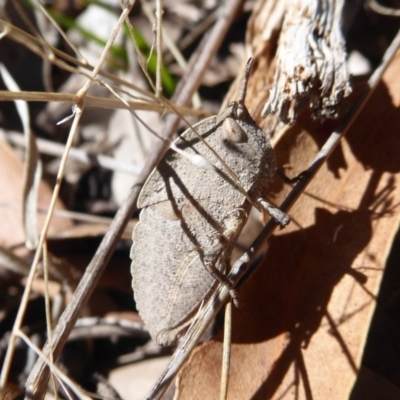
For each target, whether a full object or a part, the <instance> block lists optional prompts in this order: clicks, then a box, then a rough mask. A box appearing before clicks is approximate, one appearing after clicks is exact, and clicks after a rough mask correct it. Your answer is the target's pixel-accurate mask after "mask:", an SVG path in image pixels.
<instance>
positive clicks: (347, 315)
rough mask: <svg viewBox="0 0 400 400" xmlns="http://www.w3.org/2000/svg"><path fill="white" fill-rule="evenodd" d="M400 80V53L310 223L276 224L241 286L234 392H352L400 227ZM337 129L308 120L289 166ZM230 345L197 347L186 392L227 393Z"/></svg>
mask: <svg viewBox="0 0 400 400" xmlns="http://www.w3.org/2000/svg"><path fill="white" fill-rule="evenodd" d="M399 77H400V55H398V56H397V58H395V60H394V61H393V62H392V63H391V65H390V67H389V69H388V70H387V71H386V73H385V75H384V79H383V81H382V83H381V84H380V85H379V86H378V88H377V90H376V91H375V93H374V94H373V96H372V97H371V98H370V101H369V102H368V104H367V106H366V107H365V109H364V110H363V111H362V113H361V115H360V116H359V117H358V118H357V120H356V121H355V123H354V124H353V126H352V128H351V129H350V131H349V132H348V134H347V136H346V138H345V140H343V141H342V143H341V146H340V148H337V149H336V150H335V152H334V153H333V155H332V156H331V158H330V159H329V161H328V163H327V164H326V165H325V166H324V167H323V168H322V170H321V171H320V172H319V173H318V174H317V176H316V177H315V179H314V180H313V181H312V183H311V185H310V186H309V187H308V189H307V193H305V194H303V195H302V196H301V198H300V199H299V200H298V202H297V203H296V205H295V206H294V208H293V209H292V210H291V212H290V214H291V216H292V217H293V219H294V220H296V221H297V222H298V223H299V224H300V225H301V229H300V228H299V227H298V226H296V225H295V224H294V223H292V224H291V225H290V226H289V227H288V228H286V229H284V230H282V231H279V232H277V234H276V235H275V236H274V237H272V238H271V239H270V240H269V250H268V252H267V254H266V257H265V258H264V260H263V262H262V265H260V266H259V268H258V269H257V271H256V272H255V273H254V274H253V275H252V276H251V277H250V278H249V279H248V281H246V282H245V283H244V284H243V286H242V287H241V288H240V290H239V296H240V301H241V303H242V304H243V306H242V307H241V308H239V309H235V310H234V315H233V344H232V360H231V372H230V381H229V391H228V398H229V399H266V398H268V399H278V398H279V399H292V398H293V399H294V398H296V399H302V398H314V399H344V398H347V397H348V396H349V394H350V391H351V389H352V387H353V385H354V382H355V379H356V377H357V374H358V371H359V368H360V360H361V356H362V352H363V348H364V342H365V338H366V334H367V330H368V327H369V324H370V320H371V315H372V313H373V310H374V307H375V300H376V295H377V292H378V289H379V284H380V281H381V277H382V273H383V270H384V267H385V263H386V258H387V256H388V252H389V250H390V247H391V244H392V241H393V237H394V235H395V233H396V231H397V229H398V225H399V209H400V205H399V201H400V192H399V191H398V190H396V187H398V186H399V184H400V173H399V172H400V159H399V157H398V154H399V153H400V141H399V140H398V127H399V126H400V113H399V110H398V108H399V106H400V94H399V93H400V78H399ZM249 90H251V89H250V88H249ZM250 93H251V92H249V96H248V98H250V99H251V98H252V94H250ZM331 130H332V124H331V123H330V124H329V123H328V124H323V125H322V126H321V125H319V124H317V123H315V122H312V121H311V120H309V119H308V118H306V117H304V116H303V117H302V118H301V120H300V121H298V123H296V124H295V126H294V127H293V128H292V129H290V130H289V131H288V132H287V134H286V135H285V136H284V137H283V139H282V140H280V141H279V143H278V144H277V145H276V152H277V158H278V165H279V166H280V167H282V165H283V164H285V165H286V166H290V167H292V168H293V170H292V172H293V173H291V171H290V170H289V172H288V174H290V175H295V174H296V173H299V172H301V171H302V170H303V169H304V168H305V167H306V166H307V165H308V164H309V163H310V161H311V160H312V159H313V157H314V156H315V155H316V153H317V151H318V150H319V148H320V147H321V145H322V144H323V142H324V141H325V140H326V138H327V135H328V133H329V132H330V131H331ZM286 170H287V171H288V169H287V168H286ZM281 188H282V184H281V183H280V182H276V183H275V186H274V187H273V188H271V191H272V192H273V193H278V194H277V195H276V197H275V200H276V202H277V203H280V201H281V200H282V198H283V196H284V195H285V192H287V190H288V189H284V190H280V189H281ZM221 353H222V345H221V337H220V338H218V339H215V340H212V341H210V342H208V343H205V344H204V345H202V346H200V347H199V348H198V349H197V350H196V351H195V352H194V353H193V354H192V357H191V359H190V360H189V361H188V363H187V364H186V367H185V368H184V369H183V370H182V371H181V374H180V378H179V382H178V384H177V388H178V396H177V398H179V399H200V398H201V399H211V398H218V393H219V385H220V383H219V382H220V369H221Z"/></svg>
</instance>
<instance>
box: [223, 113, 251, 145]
mask: <svg viewBox="0 0 400 400" xmlns="http://www.w3.org/2000/svg"><path fill="white" fill-rule="evenodd" d="M222 131H223V137H224V138H225V139H226V140H229V141H230V142H232V143H245V142H247V139H248V137H247V134H246V132H245V131H244V130H243V129H242V127H241V126H240V125H239V124H238V123H237V122H236V121H235V120H234V119H233V118H229V117H228V118H226V119H225V121H224V122H223V124H222Z"/></svg>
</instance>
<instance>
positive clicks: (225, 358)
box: [219, 301, 232, 400]
mask: <svg viewBox="0 0 400 400" xmlns="http://www.w3.org/2000/svg"><path fill="white" fill-rule="evenodd" d="M231 342H232V301H228V302H227V303H226V306H225V320H224V345H223V348H222V371H221V392H220V395H219V398H220V400H226V399H227V398H228V384H229V367H230V364H231Z"/></svg>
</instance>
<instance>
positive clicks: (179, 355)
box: [146, 30, 400, 400]
mask: <svg viewBox="0 0 400 400" xmlns="http://www.w3.org/2000/svg"><path fill="white" fill-rule="evenodd" d="M399 47H400V30H399V32H398V33H397V35H396V37H395V38H394V40H393V41H392V43H391V45H390V46H389V48H388V49H387V50H386V53H385V55H384V57H383V59H382V62H381V65H380V66H379V67H378V68H377V69H376V70H375V72H374V73H373V74H372V75H371V77H370V79H369V80H368V84H367V86H366V88H365V89H364V91H363V92H362V94H361V95H360V96H359V98H358V100H357V101H356V103H355V104H354V105H353V106H352V107H351V109H350V110H349V112H348V114H347V116H346V117H345V118H344V120H343V121H342V123H341V124H340V125H339V127H338V128H337V129H336V130H335V131H334V132H333V133H332V134H331V135H330V136H329V138H328V140H327V141H326V143H325V145H324V146H323V147H322V149H321V151H320V152H319V153H318V154H317V156H316V158H315V159H314V160H313V162H312V163H311V165H310V167H309V168H308V170H307V171H306V173H305V174H304V177H303V178H302V179H301V180H300V181H299V182H298V183H297V184H296V186H295V187H294V188H293V189H292V191H291V192H290V193H289V195H288V196H287V197H286V199H285V200H284V202H283V203H282V205H281V210H282V211H285V212H287V211H289V209H290V208H291V207H292V206H293V205H294V203H295V202H296V200H297V198H298V197H299V196H300V194H301V193H303V192H304V190H305V189H306V187H307V186H308V184H309V183H310V182H311V180H312V178H313V177H314V175H315V174H316V173H317V172H318V170H319V169H320V168H321V166H322V165H323V164H324V163H325V162H326V160H327V159H328V157H329V156H330V155H331V153H332V152H333V150H334V149H335V148H336V146H337V145H338V144H339V142H340V140H341V138H342V137H343V136H344V135H345V133H346V132H347V131H348V129H349V128H350V126H351V124H352V123H353V122H354V120H355V118H356V117H357V115H358V114H359V113H360V111H361V109H362V108H363V106H364V105H365V103H366V102H367V100H368V99H369V97H370V96H371V95H372V93H373V91H374V89H375V88H376V86H377V85H378V83H379V82H380V80H381V78H382V75H383V72H384V71H385V70H386V68H387V67H388V65H389V63H390V61H391V60H392V58H393V57H394V55H395V54H396V51H397V50H398V48H399ZM276 227H277V223H276V222H275V221H274V220H273V219H271V220H270V221H269V222H268V223H267V224H266V225H265V227H264V228H263V230H262V231H261V233H260V234H259V236H258V237H257V238H256V240H255V241H254V242H253V243H252V245H251V246H250V247H249V249H248V250H247V252H246V253H244V254H243V255H242V257H240V259H239V260H238V261H236V263H235V264H234V266H233V268H232V270H231V272H230V274H229V275H228V279H229V281H230V282H232V283H233V284H234V286H236V285H237V284H238V282H239V281H240V279H241V278H242V277H243V276H244V274H245V273H246V272H247V271H248V268H249V265H250V263H251V262H252V261H253V259H254V258H255V256H256V255H257V253H258V252H259V251H260V250H261V249H262V248H263V244H264V243H265V241H266V240H267V239H268V237H269V236H270V235H271V234H272V232H273V231H274V230H275V228H276ZM255 270H256V269H254V271H255ZM254 271H253V272H254ZM229 297H230V292H229V289H228V288H227V287H226V286H225V285H222V286H221V285H220V286H219V287H218V288H217V289H216V291H215V293H214V294H213V295H212V296H211V298H210V299H209V300H208V302H207V303H206V304H205V305H204V307H203V308H202V309H201V310H200V311H199V312H198V314H197V316H196V319H195V320H194V321H193V323H192V324H191V326H190V328H189V329H188V331H187V332H186V334H185V336H184V338H183V340H182V342H181V343H180V345H179V347H178V348H177V350H176V351H175V353H174V354H173V356H172V357H171V360H170V362H169V365H168V366H167V368H166V369H165V371H164V372H163V374H162V375H161V377H160V378H159V380H158V381H157V382H156V384H155V385H154V386H153V388H152V390H151V391H150V393H149V394H148V395H147V397H146V399H147V400H150V399H151V400H156V399H160V398H161V397H162V395H163V394H164V393H165V391H166V390H167V389H168V387H169V386H170V384H171V383H172V381H173V380H174V379H175V376H176V374H177V373H178V372H179V370H180V368H181V367H182V365H183V363H184V362H185V361H186V360H187V358H188V357H189V355H190V353H191V351H192V350H193V349H194V347H195V346H196V344H197V342H198V341H199V340H200V338H201V337H202V336H203V335H204V332H205V331H206V329H207V328H208V326H209V325H210V323H211V321H212V320H213V319H214V318H215V316H216V315H217V313H218V312H219V310H220V309H221V308H222V307H223V305H224V304H225V303H226V301H227V300H228V299H229Z"/></svg>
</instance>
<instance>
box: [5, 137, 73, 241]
mask: <svg viewBox="0 0 400 400" xmlns="http://www.w3.org/2000/svg"><path fill="white" fill-rule="evenodd" d="M0 171H1V173H0V187H1V191H0V217H1V221H2V223H1V225H0V244H1V245H2V246H4V247H7V246H14V245H17V244H20V243H23V242H24V240H25V235H24V231H23V225H22V210H21V205H22V195H23V190H22V187H23V176H24V165H23V162H22V161H21V159H19V158H18V157H17V155H16V154H15V153H14V151H13V149H12V148H11V147H10V146H9V145H8V144H7V143H5V142H4V141H2V140H0ZM51 193H52V190H51V189H50V187H49V186H48V185H47V184H46V183H45V182H43V181H42V182H41V183H40V187H39V200H38V207H39V208H44V209H47V207H48V205H49V203H50V199H51ZM56 209H60V210H64V209H65V208H64V206H63V204H62V202H61V201H57V204H56ZM44 218H45V215H44V214H40V215H38V225H39V226H38V228H39V229H41V228H42V226H43V223H44ZM71 226H72V222H71V221H70V220H69V219H66V218H57V217H53V219H52V223H51V225H50V230H49V235H51V234H52V233H56V232H60V231H62V230H64V229H66V228H69V227H71Z"/></svg>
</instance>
